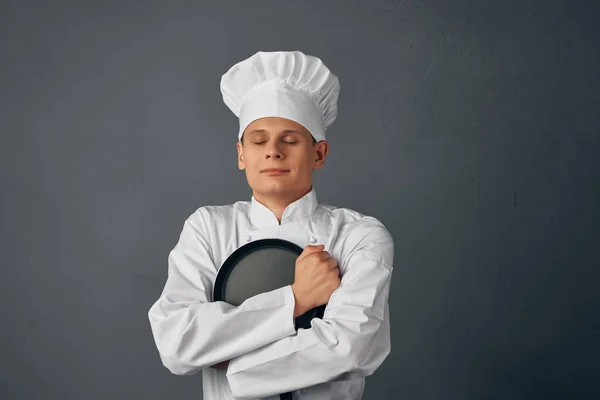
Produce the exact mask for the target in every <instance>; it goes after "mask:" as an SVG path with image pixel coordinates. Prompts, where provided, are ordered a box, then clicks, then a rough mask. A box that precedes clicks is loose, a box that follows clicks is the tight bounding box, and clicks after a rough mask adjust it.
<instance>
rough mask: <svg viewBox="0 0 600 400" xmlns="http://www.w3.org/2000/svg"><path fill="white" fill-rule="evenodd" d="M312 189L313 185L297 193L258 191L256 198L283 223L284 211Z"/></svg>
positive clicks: (255, 194) (255, 193)
mask: <svg viewBox="0 0 600 400" xmlns="http://www.w3.org/2000/svg"><path fill="white" fill-rule="evenodd" d="M311 189H312V185H311V186H310V187H309V188H308V189H304V190H302V191H299V192H295V193H289V194H288V193H274V194H270V193H257V192H254V193H253V195H254V198H255V199H256V200H257V201H258V202H259V203H261V204H263V205H264V206H265V207H267V208H268V209H269V210H271V212H272V213H273V214H275V217H277V221H279V223H280V224H281V218H282V216H283V212H284V211H285V209H286V208H287V206H289V205H290V204H292V203H293V202H295V201H296V200H298V199H301V198H302V197H304V196H305V195H306V194H307V193H308V192H310V191H311Z"/></svg>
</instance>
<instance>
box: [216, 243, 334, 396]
mask: <svg viewBox="0 0 600 400" xmlns="http://www.w3.org/2000/svg"><path fill="white" fill-rule="evenodd" d="M302 251H303V249H302V248H301V247H300V246H298V245H296V244H294V243H292V242H289V241H287V240H283V239H260V240H255V241H253V242H250V243H248V244H245V245H243V246H242V247H240V248H238V249H237V250H236V251H234V252H233V253H232V254H231V255H230V256H229V257H227V259H226V260H225V262H224V263H223V265H222V266H221V268H220V269H219V272H218V273H217V278H216V280H215V287H214V290H213V300H214V301H224V302H226V303H229V304H231V305H234V306H239V305H240V304H242V303H243V302H244V301H245V300H246V299H249V298H250V297H252V296H256V295H257V294H260V293H265V292H269V291H271V290H275V289H279V288H281V287H283V286H286V285H291V284H292V283H294V276H295V270H296V259H297V258H298V256H299V255H300V254H301V253H302ZM325 307H326V304H325V305H321V306H318V307H315V308H313V309H311V310H309V311H307V312H306V313H304V314H302V315H300V316H298V317H297V318H296V319H295V320H294V323H295V326H296V330H297V329H299V328H304V329H310V321H311V320H312V319H313V318H323V314H324V313H325ZM279 397H280V398H281V399H282V400H283V399H291V398H292V394H291V393H284V394H281V395H280V396H279Z"/></svg>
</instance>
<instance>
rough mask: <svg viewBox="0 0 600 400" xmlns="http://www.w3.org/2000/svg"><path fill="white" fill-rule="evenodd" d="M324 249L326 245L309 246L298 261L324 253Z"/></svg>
mask: <svg viewBox="0 0 600 400" xmlns="http://www.w3.org/2000/svg"><path fill="white" fill-rule="evenodd" d="M324 248H325V245H324V244H318V245H312V244H311V245H308V246H306V247H305V248H304V250H303V251H302V254H300V256H298V259H300V260H301V259H303V258H305V257H308V256H309V255H311V254H314V253H318V252H319V251H323V249H324Z"/></svg>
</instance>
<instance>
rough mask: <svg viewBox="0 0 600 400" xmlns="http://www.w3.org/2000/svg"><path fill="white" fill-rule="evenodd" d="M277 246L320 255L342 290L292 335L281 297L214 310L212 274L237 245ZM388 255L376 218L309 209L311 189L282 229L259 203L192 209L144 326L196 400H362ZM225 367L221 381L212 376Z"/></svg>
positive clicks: (313, 199)
mask: <svg viewBox="0 0 600 400" xmlns="http://www.w3.org/2000/svg"><path fill="white" fill-rule="evenodd" d="M265 238H280V239H285V240H288V241H291V242H293V243H295V244H297V245H298V246H300V247H302V248H304V247H306V246H307V245H309V244H313V245H317V244H323V245H325V249H324V250H325V251H328V252H329V253H330V254H331V256H332V257H333V258H335V259H336V260H337V261H338V263H339V268H340V272H341V276H342V278H341V285H340V286H339V287H338V288H337V289H336V290H335V291H334V292H333V293H332V295H331V297H330V299H329V302H328V304H327V307H326V309H325V313H324V315H323V318H322V319H318V318H315V319H313V320H312V321H311V328H310V329H302V328H300V329H298V331H296V329H295V326H294V316H293V315H294V305H295V301H294V294H293V292H292V288H291V285H287V286H284V287H281V288H279V289H276V290H273V291H269V292H265V293H261V294H258V295H256V296H253V297H251V298H249V299H247V300H246V301H244V302H243V303H242V304H240V305H239V306H237V307H236V306H233V305H231V304H228V303H225V302H222V301H217V302H213V299H212V293H213V285H214V282H215V278H216V275H217V271H218V269H219V267H220V266H221V265H222V264H223V262H224V261H225V260H226V258H227V257H228V256H229V255H230V254H231V253H233V252H234V251H235V250H236V249H238V248H239V247H241V246H242V245H244V244H246V243H248V242H251V241H253V240H258V239H265ZM393 258H394V244H393V240H392V237H391V235H390V233H389V232H388V230H387V229H386V228H385V226H384V225H383V224H382V223H381V222H380V221H379V220H377V219H376V218H374V217H370V216H366V215H363V214H360V213H358V212H356V211H353V210H350V209H347V208H338V207H334V206H330V205H324V204H319V203H318V202H317V196H316V192H315V189H314V187H312V188H311V190H310V192H308V193H307V194H306V195H305V196H303V197H302V198H300V199H298V200H297V201H295V202H293V203H291V204H289V205H288V206H287V208H286V209H285V210H284V212H283V215H282V218H281V224H280V223H279V221H278V220H277V217H276V216H275V214H274V213H273V212H272V211H271V210H269V209H268V208H267V207H266V206H264V205H263V204H261V203H260V202H258V201H257V200H256V199H255V198H254V196H252V198H251V201H238V202H236V203H235V204H229V205H218V206H215V205H212V206H202V207H200V208H198V209H197V210H196V211H195V212H194V213H193V214H191V215H190V216H189V217H188V218H187V219H186V221H185V223H184V224H183V230H182V232H181V235H180V237H179V240H178V242H177V244H176V245H175V247H174V248H173V250H172V251H171V252H170V253H169V256H168V277H167V280H166V284H165V287H164V290H163V291H162V294H161V295H160V297H159V298H158V300H157V301H156V302H155V303H154V304H153V305H152V306H151V308H150V310H149V312H148V317H149V320H150V326H151V330H152V334H153V337H154V341H155V343H156V347H157V349H158V353H159V355H160V359H161V361H162V363H163V365H164V366H165V367H166V368H167V369H168V370H169V371H171V372H172V373H173V374H177V375H193V374H196V373H198V372H199V371H202V386H203V394H204V395H203V398H204V400H229V399H234V398H235V399H248V400H250V399H269V400H270V399H273V400H278V399H279V396H278V395H279V394H281V393H286V392H294V393H293V396H294V399H307V400H308V399H310V400H320V399H322V400H325V399H327V400H333V399H339V400H342V399H344V400H352V399H361V398H362V394H363V391H364V387H365V377H366V376H369V375H371V374H373V372H374V371H375V370H376V369H377V368H378V367H379V366H380V365H381V364H382V362H383V361H384V360H385V358H386V357H387V356H388V354H389V353H390V350H391V344H390V323H389V311H388V294H389V288H390V279H391V275H392V270H393ZM226 360H230V362H229V367H228V368H227V370H226V371H225V370H217V369H215V368H211V367H210V366H212V365H215V364H218V363H219V362H222V361H226Z"/></svg>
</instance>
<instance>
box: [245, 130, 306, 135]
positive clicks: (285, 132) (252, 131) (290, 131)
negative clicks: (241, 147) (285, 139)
mask: <svg viewBox="0 0 600 400" xmlns="http://www.w3.org/2000/svg"><path fill="white" fill-rule="evenodd" d="M266 132H267V131H266V130H264V129H252V130H251V131H250V132H248V135H249V134H251V133H266ZM280 133H281V134H284V135H285V134H288V133H296V134H298V135H302V134H303V132H300V131H298V130H295V129H286V130H283V131H281V132H280Z"/></svg>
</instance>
